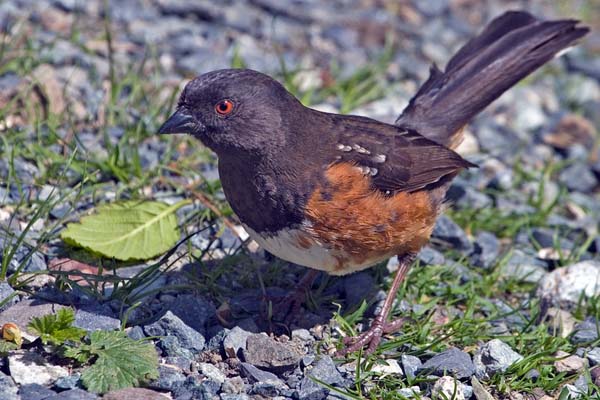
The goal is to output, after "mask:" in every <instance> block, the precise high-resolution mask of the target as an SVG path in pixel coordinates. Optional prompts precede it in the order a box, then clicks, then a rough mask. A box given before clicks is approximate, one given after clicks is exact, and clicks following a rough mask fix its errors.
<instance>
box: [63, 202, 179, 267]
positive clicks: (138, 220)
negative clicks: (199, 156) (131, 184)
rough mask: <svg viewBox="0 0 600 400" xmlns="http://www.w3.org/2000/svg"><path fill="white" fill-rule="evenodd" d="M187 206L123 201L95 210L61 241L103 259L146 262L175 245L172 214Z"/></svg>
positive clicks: (64, 232) (175, 236)
mask: <svg viewBox="0 0 600 400" xmlns="http://www.w3.org/2000/svg"><path fill="white" fill-rule="evenodd" d="M185 204H189V201H188V200H184V201H180V202H179V203H177V204H174V205H168V204H166V203H162V202H158V201H145V202H140V201H126V202H122V203H113V204H108V205H105V206H102V207H99V208H98V210H97V213H96V214H93V215H89V216H86V217H83V218H82V219H81V221H80V223H72V224H69V225H68V226H67V228H66V229H65V230H63V231H62V233H61V235H60V236H61V237H62V239H63V240H64V241H65V242H67V243H69V244H71V245H74V246H79V247H83V248H86V249H88V250H90V251H92V252H95V253H99V254H101V255H102V256H104V257H110V258H116V259H118V260H122V261H127V260H147V259H149V258H153V257H156V256H158V255H160V254H162V253H164V252H166V251H167V250H169V249H170V248H171V247H173V246H174V245H175V243H177V240H179V236H180V235H179V231H178V229H177V217H176V215H175V211H177V209H178V208H180V207H181V206H183V205H185Z"/></svg>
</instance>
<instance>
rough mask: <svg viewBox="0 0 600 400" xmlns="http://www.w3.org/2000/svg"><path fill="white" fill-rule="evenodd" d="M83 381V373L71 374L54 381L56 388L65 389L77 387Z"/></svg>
mask: <svg viewBox="0 0 600 400" xmlns="http://www.w3.org/2000/svg"><path fill="white" fill-rule="evenodd" d="M80 381H81V374H79V373H76V374H73V375H69V376H63V377H60V378H58V379H57V380H56V382H54V386H53V387H54V388H55V389H57V390H59V391H63V390H69V389H75V388H76V387H77V385H78V384H79V382H80Z"/></svg>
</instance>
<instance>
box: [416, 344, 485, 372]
mask: <svg viewBox="0 0 600 400" xmlns="http://www.w3.org/2000/svg"><path fill="white" fill-rule="evenodd" d="M421 370H423V371H427V372H428V373H432V374H434V375H437V376H443V375H446V374H452V375H454V376H455V377H456V378H458V379H462V378H469V377H470V376H472V375H473V374H474V373H475V366H474V365H473V361H471V357H470V356H469V355H468V354H467V353H465V352H464V351H461V350H459V349H457V348H455V347H452V348H450V349H448V350H446V351H443V352H441V353H439V354H437V355H435V356H433V357H432V358H430V359H429V360H427V361H426V362H425V364H423V366H422V368H421Z"/></svg>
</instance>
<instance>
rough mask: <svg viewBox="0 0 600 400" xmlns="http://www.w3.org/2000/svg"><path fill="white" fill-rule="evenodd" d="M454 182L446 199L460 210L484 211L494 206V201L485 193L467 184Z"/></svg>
mask: <svg viewBox="0 0 600 400" xmlns="http://www.w3.org/2000/svg"><path fill="white" fill-rule="evenodd" d="M457 181H458V179H457V180H456V181H454V182H453V185H452V186H450V189H449V190H448V193H447V194H446V197H447V198H448V199H449V200H450V201H451V202H452V203H454V204H455V205H456V207H457V208H459V209H482V208H487V207H490V206H492V205H493V201H492V199H491V198H490V196H488V195H487V194H485V193H482V192H480V191H478V190H475V189H474V188H472V187H471V186H467V183H458V182H460V181H458V182H457Z"/></svg>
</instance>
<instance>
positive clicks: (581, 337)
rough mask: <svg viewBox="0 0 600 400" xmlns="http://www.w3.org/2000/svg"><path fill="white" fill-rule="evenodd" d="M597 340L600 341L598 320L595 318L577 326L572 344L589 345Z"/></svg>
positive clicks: (590, 318) (572, 337) (572, 336)
mask: <svg viewBox="0 0 600 400" xmlns="http://www.w3.org/2000/svg"><path fill="white" fill-rule="evenodd" d="M595 340H598V329H597V328H596V320H595V319H594V318H593V317H589V318H587V319H586V320H585V321H583V322H582V323H580V324H577V325H575V329H574V330H573V334H572V335H571V343H574V344H579V343H589V342H593V341H595Z"/></svg>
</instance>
